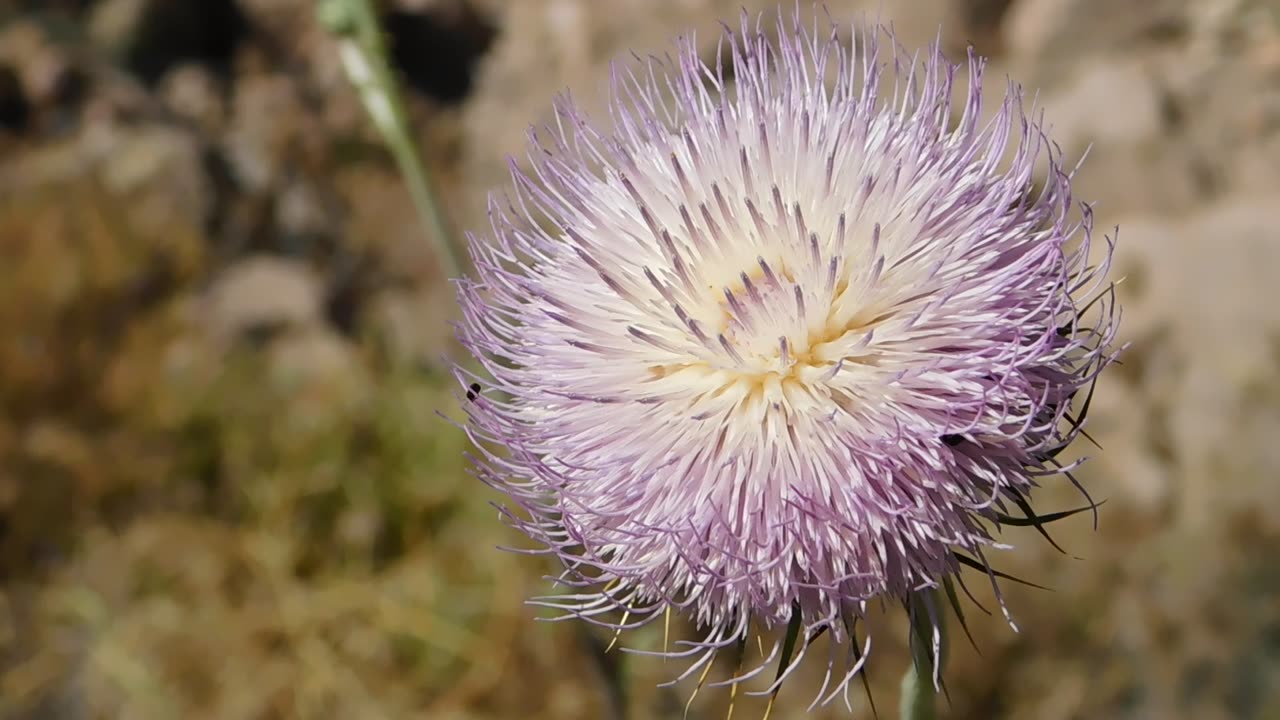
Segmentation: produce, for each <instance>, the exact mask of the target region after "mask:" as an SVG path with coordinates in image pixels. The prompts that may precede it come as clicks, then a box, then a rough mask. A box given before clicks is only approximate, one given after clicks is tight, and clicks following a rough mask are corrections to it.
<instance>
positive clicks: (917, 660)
mask: <svg viewBox="0 0 1280 720" xmlns="http://www.w3.org/2000/svg"><path fill="white" fill-rule="evenodd" d="M943 607H944V605H943V604H942V603H939V602H938V594H937V591H936V590H922V591H920V592H918V593H915V594H914V595H912V596H911V598H910V599H909V600H908V601H907V609H908V614H909V615H910V618H911V666H910V667H908V668H907V671H906V673H904V674H903V676H902V688H901V692H902V699H901V700H900V702H899V705H898V707H899V710H898V717H899V718H900V719H901V720H935V719H936V718H937V716H938V715H937V695H938V693H937V687H938V686H937V685H936V684H935V683H936V682H937V681H938V680H939V679H940V678H941V672H942V666H943V665H944V664H945V660H946V648H947V643H946V625H945V622H944V620H945V618H944V616H943V612H942V608H943ZM935 663H936V665H935Z"/></svg>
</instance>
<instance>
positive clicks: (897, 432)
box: [459, 16, 1114, 700]
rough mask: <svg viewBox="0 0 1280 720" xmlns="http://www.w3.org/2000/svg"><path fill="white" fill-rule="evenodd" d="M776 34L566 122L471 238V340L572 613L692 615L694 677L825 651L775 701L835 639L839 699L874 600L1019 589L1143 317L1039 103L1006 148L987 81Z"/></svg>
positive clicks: (572, 110) (786, 25) (467, 300)
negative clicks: (595, 120)
mask: <svg viewBox="0 0 1280 720" xmlns="http://www.w3.org/2000/svg"><path fill="white" fill-rule="evenodd" d="M777 30H778V33H777V35H778V37H777V39H776V40H770V39H769V36H768V35H767V34H766V32H764V29H763V28H762V27H761V25H760V24H759V22H757V23H756V24H754V25H753V24H752V23H750V22H749V19H748V18H747V17H746V16H744V18H743V21H742V26H741V28H740V29H739V30H738V31H737V32H733V31H730V30H728V29H726V34H725V36H724V40H723V46H722V50H725V52H723V53H722V57H727V58H728V60H727V63H720V64H717V65H715V66H710V67H709V66H707V65H704V63H703V62H702V61H701V60H700V59H699V58H698V55H697V48H696V47H695V43H694V41H693V40H692V39H684V40H682V41H681V42H680V43H679V46H678V59H677V60H675V61H670V60H668V61H662V60H657V59H654V60H650V61H648V62H643V63H640V64H639V65H637V66H633V67H629V68H625V69H619V70H617V71H616V72H615V76H614V80H613V84H612V87H613V91H614V98H613V104H612V116H613V127H612V129H611V130H608V131H606V130H602V129H599V128H598V126H596V125H593V124H591V123H590V122H589V121H588V120H587V119H586V118H585V117H584V116H583V114H582V113H581V112H580V111H579V110H578V109H577V108H576V107H575V106H574V105H573V103H572V102H571V101H570V100H568V99H567V98H565V99H561V100H560V101H559V102H558V104H557V108H556V109H557V114H556V125H555V127H554V128H552V129H551V131H550V132H549V133H547V134H544V135H540V134H539V133H538V132H536V131H534V132H532V133H531V137H530V146H531V151H530V154H529V158H528V161H529V168H530V169H529V170H521V169H519V168H518V167H517V166H516V165H515V164H514V163H513V165H512V174H513V177H514V181H515V194H514V197H513V198H510V199H508V201H507V202H505V203H503V202H499V201H497V200H496V199H495V200H493V201H491V207H490V211H491V217H492V234H491V235H490V236H488V237H484V238H478V237H473V238H471V247H472V252H473V255H474V261H475V267H476V279H474V280H467V281H462V282H461V283H460V285H459V288H460V289H459V295H460V299H461V303H462V307H463V310H464V320H463V321H462V323H461V327H460V336H461V339H462V341H463V342H464V343H465V344H466V345H467V347H468V348H470V350H471V351H473V352H474V353H475V355H476V356H477V358H479V361H480V363H481V364H482V365H483V366H484V369H485V370H486V371H487V373H488V375H489V377H487V378H484V379H483V380H480V379H479V378H472V377H470V376H467V375H466V374H465V373H460V375H461V376H462V378H463V380H464V382H466V383H471V382H472V381H473V380H479V381H480V382H482V383H484V384H485V385H486V386H488V388H487V389H486V391H485V392H484V393H483V394H481V395H480V396H479V397H477V398H476V399H475V401H474V402H472V403H468V413H469V416H470V417H469V423H468V425H467V427H468V428H469V432H471V433H472V435H473V438H474V439H475V440H476V442H477V446H478V447H479V448H481V457H480V458H479V459H478V462H477V466H478V472H479V474H480V476H481V477H482V478H483V479H484V480H485V481H486V482H488V483H490V484H492V485H493V486H495V487H497V488H499V489H501V490H502V491H503V492H505V493H506V494H507V495H508V496H509V497H510V498H511V500H512V502H513V505H514V507H513V508H511V509H509V510H508V516H509V518H510V520H511V522H512V523H514V524H515V525H516V526H517V527H518V528H520V529H521V530H522V531H524V532H525V533H526V534H528V535H529V536H530V537H531V538H533V539H534V540H536V541H538V542H539V543H540V544H541V546H543V547H544V548H545V550H546V551H547V552H550V553H553V554H555V555H557V556H559V557H560V558H561V559H562V560H563V562H564V565H565V567H566V571H565V573H564V576H563V578H562V580H563V582H564V583H566V584H569V585H571V586H574V587H575V591H574V592H571V593H569V594H564V595H559V596H556V597H554V598H551V599H548V600H547V602H548V603H549V604H551V605H553V606H555V607H560V608H562V609H564V610H567V611H568V612H569V613H570V614H571V615H573V616H577V617H582V618H585V619H588V620H592V621H595V622H599V623H601V624H605V625H608V626H611V627H622V626H626V627H631V626H634V625H637V624H642V623H644V622H647V621H649V620H651V619H653V618H655V617H660V616H662V615H663V614H664V613H665V612H667V611H671V610H674V611H677V612H679V613H681V614H683V615H685V616H687V617H689V618H691V619H692V620H693V621H694V622H695V623H696V624H697V625H698V626H699V627H700V628H702V629H703V631H704V634H703V636H702V637H701V639H700V640H698V641H696V642H693V643H688V644H686V645H685V646H682V647H681V648H680V649H678V650H674V651H671V652H670V653H669V654H672V655H680V656H686V657H690V658H693V660H692V662H691V663H690V666H689V670H688V672H694V671H697V670H699V669H700V668H702V667H704V666H705V665H706V663H709V662H710V660H711V659H712V658H713V657H714V655H715V653H716V651H717V650H718V649H719V648H723V647H726V646H730V645H734V644H737V643H740V642H743V641H744V640H746V639H747V638H749V637H751V636H753V635H754V634H756V633H758V632H761V631H762V630H765V629H768V628H777V627H788V626H790V627H791V628H792V629H793V632H792V633H791V637H792V638H794V637H795V636H796V634H797V632H796V629H799V637H800V642H798V643H794V644H795V646H796V647H795V648H794V650H795V651H794V653H793V652H792V649H791V648H785V649H784V646H785V645H786V643H784V642H782V641H780V642H779V643H776V644H775V645H774V648H773V652H772V653H771V654H769V655H768V658H767V659H766V660H765V661H764V662H762V663H761V664H760V665H759V667H757V668H756V669H755V670H754V671H751V672H748V673H746V674H747V675H751V674H754V673H755V672H759V671H760V670H761V669H763V668H764V667H766V666H767V665H769V664H771V663H775V662H776V661H778V658H779V656H781V661H780V662H776V664H778V665H779V672H778V680H777V683H780V682H781V680H782V679H783V678H784V677H785V675H786V674H787V673H788V672H789V671H790V670H791V669H792V668H794V667H795V666H796V665H797V664H798V663H799V661H800V658H801V657H803V655H804V651H805V650H806V649H807V648H808V642H807V641H806V639H807V638H811V637H812V636H814V635H816V634H819V633H823V632H825V633H826V634H828V635H829V636H830V637H831V638H832V640H833V642H832V644H831V647H832V648H833V653H834V652H836V651H839V652H847V653H849V654H848V657H844V658H842V657H838V656H836V655H834V654H833V656H832V657H831V658H830V663H831V665H830V668H831V673H830V674H829V676H828V683H827V685H826V687H824V691H823V694H822V695H821V697H820V698H819V699H820V700H830V699H832V698H833V697H835V696H836V694H837V693H839V692H840V691H841V690H845V689H847V686H848V682H849V680H850V678H852V677H854V675H855V674H856V672H857V670H858V669H859V668H860V667H861V665H862V659H863V658H864V657H865V650H866V649H867V647H866V645H867V643H869V638H868V639H866V640H859V639H858V638H857V637H855V636H854V630H853V628H854V625H853V623H854V622H856V620H857V619H858V618H859V617H860V616H861V614H862V613H863V611H864V608H865V605H866V603H867V601H869V600H871V599H873V598H879V597H888V598H895V599H901V600H905V599H906V598H907V597H908V596H910V595H911V594H912V593H914V592H916V591H919V590H921V589H925V588H931V587H939V586H940V585H941V584H942V583H943V582H944V581H945V580H947V579H948V578H951V577H953V576H955V575H956V574H957V573H958V572H959V570H960V569H961V563H962V561H963V562H968V563H970V564H974V565H977V566H978V567H981V568H984V569H988V570H989V568H988V566H987V565H986V560H985V556H984V550H985V549H988V548H990V547H992V546H993V545H994V544H995V543H994V541H993V539H992V534H991V533H992V527H993V526H996V525H999V524H1000V523H1001V522H1002V521H1003V520H1006V519H1008V516H1006V515H1004V512H1005V511H1006V510H1007V509H1008V508H1021V509H1024V510H1028V511H1029V508H1030V506H1029V505H1028V504H1027V503H1028V498H1029V496H1030V493H1031V491H1032V489H1033V487H1034V486H1035V485H1036V484H1037V482H1038V481H1039V480H1040V479H1041V478H1043V477H1047V476H1052V475H1055V474H1058V473H1061V472H1063V471H1064V468H1063V467H1062V466H1060V465H1058V464H1056V462H1055V460H1054V456H1055V455H1056V454H1057V451H1058V450H1060V449H1061V448H1062V447H1064V446H1065V445H1066V444H1068V443H1069V442H1070V441H1071V440H1072V439H1073V438H1074V436H1075V435H1076V434H1077V433H1078V432H1079V424H1080V423H1079V422H1078V420H1079V418H1075V417H1073V416H1072V415H1070V414H1069V412H1070V410H1069V408H1070V405H1071V402H1072V399H1073V398H1074V397H1075V396H1076V394H1077V393H1078V392H1079V391H1080V390H1081V389H1082V388H1085V387H1086V386H1088V385H1089V384H1090V382H1091V381H1092V380H1093V378H1094V377H1095V376H1096V374H1097V372H1099V371H1100V370H1101V369H1102V367H1103V366H1105V365H1106V364H1107V362H1108V361H1109V359H1110V357H1111V356H1110V354H1109V353H1110V350H1109V346H1110V345H1111V340H1112V337H1113V333H1114V322H1113V318H1112V312H1111V311H1110V307H1111V304H1110V302H1109V298H1107V297H1106V296H1105V295H1104V294H1102V293H1103V283H1104V282H1105V279H1104V275H1105V271H1106V264H1107V263H1106V262H1105V261H1104V262H1103V263H1102V264H1101V265H1099V266H1092V265H1089V264H1088V262H1089V260H1088V256H1089V251H1090V242H1089V240H1090V235H1091V214H1090V211H1089V208H1088V207H1087V206H1085V207H1083V208H1081V212H1080V215H1079V217H1080V219H1079V220H1076V221H1072V220H1071V219H1069V216H1070V215H1071V214H1072V211H1073V210H1074V209H1075V208H1074V207H1073V204H1072V200H1071V195H1070V189H1069V183H1070V173H1069V172H1068V171H1067V170H1065V169H1064V168H1063V166H1062V165H1061V161H1060V158H1059V156H1058V154H1057V152H1056V150H1055V149H1054V148H1053V147H1052V145H1051V144H1050V143H1049V142H1048V141H1047V139H1046V137H1045V135H1044V134H1043V132H1042V130H1041V122H1040V119H1039V118H1038V117H1034V116H1029V115H1028V114H1027V113H1026V112H1024V110H1023V108H1022V105H1021V101H1020V95H1019V91H1018V90H1017V89H1016V88H1010V91H1009V93H1008V95H1007V97H1006V99H1005V100H1004V102H1003V104H1002V105H1001V106H1000V108H999V109H998V111H997V112H995V114H994V117H993V118H990V119H988V120H985V121H984V120H983V118H982V112H981V82H982V69H983V64H982V61H981V60H979V59H977V58H975V57H974V56H973V55H972V54H971V55H970V57H969V58H968V61H967V62H965V63H963V64H961V65H952V64H950V63H948V62H947V60H946V59H945V58H943V56H942V54H941V52H940V50H939V49H938V48H937V47H931V48H929V49H928V50H927V51H926V52H925V53H923V55H912V56H908V55H907V54H905V53H904V52H903V51H902V50H901V49H900V48H899V47H898V45H897V44H896V42H895V41H894V38H893V36H892V34H891V32H890V31H888V30H885V29H883V28H872V29H867V30H865V31H861V32H855V33H854V39H853V40H852V41H849V40H844V39H842V38H841V36H840V33H839V32H838V29H837V28H834V27H825V28H824V27H820V26H817V25H815V26H813V27H812V28H807V27H803V26H802V25H801V23H800V21H799V20H798V19H792V21H790V22H788V21H787V20H786V19H785V18H783V17H782V16H779V23H778V26H777ZM725 46H727V47H725ZM958 76H960V78H959V82H958ZM958 89H959V90H963V91H964V92H965V93H966V94H964V96H963V100H962V102H960V103H959V104H958V105H953V102H952V96H953V93H954V92H955V91H957V90H958ZM1040 173H1043V175H1040ZM1037 177H1043V178H1044V179H1043V180H1042V181H1041V182H1042V185H1041V186H1040V187H1039V189H1038V190H1036V189H1034V186H1035V183H1036V178H1037ZM1106 256H1107V259H1109V257H1110V252H1109V248H1108V249H1107V253H1106ZM1091 297H1092V298H1094V299H1095V300H1099V301H1098V302H1096V303H1094V304H1093V305H1092V309H1093V310H1095V311H1096V312H1095V313H1092V314H1091V317H1095V318H1096V320H1095V321H1094V322H1093V323H1091V324H1089V325H1088V326H1086V325H1085V324H1084V323H1083V322H1082V316H1081V312H1080V308H1079V307H1078V305H1077V303H1078V302H1081V301H1082V299H1084V300H1087V299H1088V298H1091ZM992 579H993V581H994V575H992ZM686 674H687V673H686ZM739 679H740V678H739ZM777 683H775V684H774V686H771V687H770V688H769V690H774V689H776V685H777ZM769 690H766V692H767V691H769ZM828 690H829V691H830V692H829V693H828V692H827V691H828Z"/></svg>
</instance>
